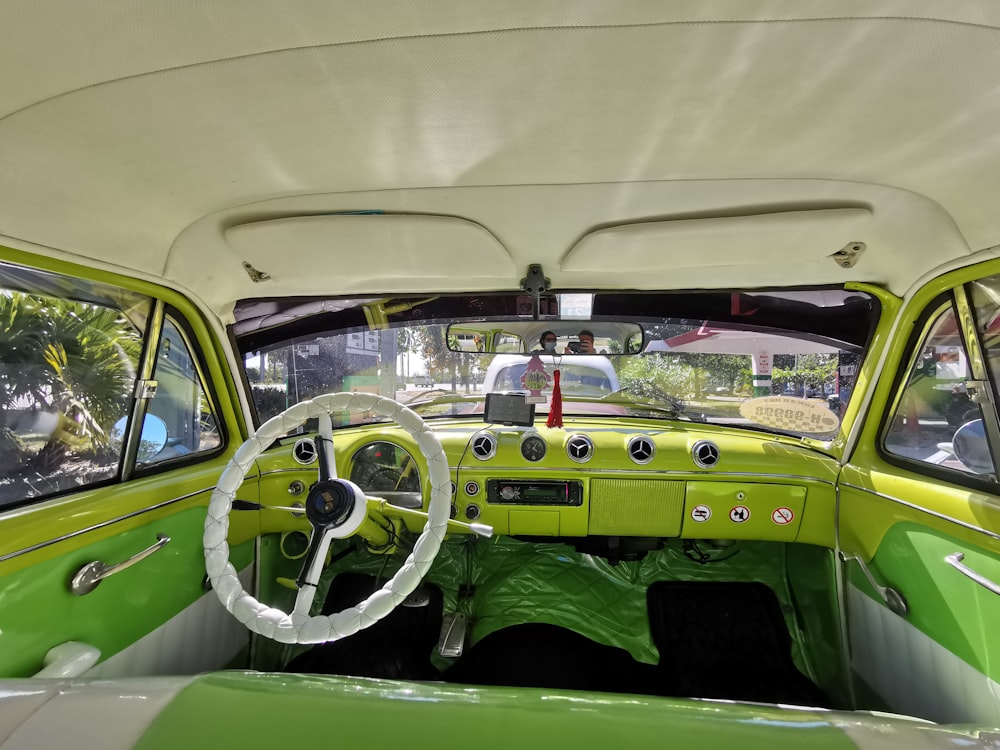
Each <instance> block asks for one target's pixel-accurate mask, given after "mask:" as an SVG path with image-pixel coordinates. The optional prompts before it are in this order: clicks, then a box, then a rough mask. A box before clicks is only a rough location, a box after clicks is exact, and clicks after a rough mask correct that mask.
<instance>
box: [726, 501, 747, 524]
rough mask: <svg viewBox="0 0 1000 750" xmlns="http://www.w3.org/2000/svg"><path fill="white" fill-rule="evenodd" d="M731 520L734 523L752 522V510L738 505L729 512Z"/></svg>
mask: <svg viewBox="0 0 1000 750" xmlns="http://www.w3.org/2000/svg"><path fill="white" fill-rule="evenodd" d="M729 520H730V521H732V522H733V523H745V522H746V521H749V520H750V509H749V508H748V507H747V506H745V505H736V506H734V507H733V509H732V510H730V511H729Z"/></svg>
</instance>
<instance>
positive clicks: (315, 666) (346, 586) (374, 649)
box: [285, 573, 442, 680]
mask: <svg viewBox="0 0 1000 750" xmlns="http://www.w3.org/2000/svg"><path fill="white" fill-rule="evenodd" d="M380 585H381V584H380V583H378V582H376V579H375V577H374V576H370V575H363V574H360V573H340V574H339V575H338V576H337V577H336V578H334V579H333V582H332V583H331V584H330V590H329V592H328V593H327V596H326V601H325V602H324V604H323V614H325V615H329V614H333V613H334V612H339V611H340V610H342V609H346V608H347V607H351V606H354V605H356V604H358V603H359V602H362V601H364V600H365V599H366V598H367V597H368V596H370V595H371V594H372V592H373V591H375V589H376V587H380ZM418 592H420V593H422V594H424V595H425V596H426V599H427V601H426V603H425V604H424V606H421V607H407V606H399V607H396V608H395V609H394V610H393V611H392V612H390V613H389V614H388V615H387V616H386V617H385V618H384V619H382V620H380V621H379V622H377V623H375V624H374V625H372V626H371V627H369V628H365V629H364V630H361V631H359V632H357V633H355V634H354V635H352V636H351V637H350V638H345V639H344V640H341V641H335V642H333V643H324V644H322V645H320V646H315V647H314V648H312V649H310V650H309V651H306V652H305V653H303V654H300V655H299V656H297V657H296V658H294V659H293V660H292V661H291V662H289V664H288V666H286V667H285V671H287V672H300V673H306V674H339V675H352V676H354V677H381V678H384V679H392V680H437V679H440V675H439V673H438V671H437V669H435V667H434V666H433V665H432V664H431V660H430V654H431V652H432V651H433V650H434V646H435V645H436V644H437V639H438V635H439V633H440V631H441V606H442V596H441V590H440V589H439V588H437V586H432V585H430V584H426V583H425V584H423V585H422V586H421V588H420V589H418ZM415 593H417V592H415Z"/></svg>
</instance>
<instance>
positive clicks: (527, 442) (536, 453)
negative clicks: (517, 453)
mask: <svg viewBox="0 0 1000 750" xmlns="http://www.w3.org/2000/svg"><path fill="white" fill-rule="evenodd" d="M521 455H522V456H524V457H525V458H526V459H527V460H528V461H541V460H542V459H543V458H545V440H544V438H542V436H541V435H528V437H526V438H525V439H524V440H523V441H522V442H521Z"/></svg>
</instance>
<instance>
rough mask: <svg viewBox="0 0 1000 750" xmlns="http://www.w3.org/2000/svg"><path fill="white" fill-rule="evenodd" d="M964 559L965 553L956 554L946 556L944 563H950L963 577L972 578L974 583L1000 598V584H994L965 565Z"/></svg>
mask: <svg viewBox="0 0 1000 750" xmlns="http://www.w3.org/2000/svg"><path fill="white" fill-rule="evenodd" d="M964 559H965V553H964V552H955V553H953V554H950V555H946V556H945V558H944V561H945V562H946V563H948V564H949V565H950V566H951V567H953V568H954V569H955V570H957V571H958V572H959V573H961V574H962V575H964V576H966V577H967V578H971V579H972V580H973V581H975V582H976V583H978V584H979V585H980V586H982V587H983V588H984V589H986V590H987V591H990V592H992V593H994V594H996V595H997V596H1000V584H997V583H994V582H993V581H991V580H990V579H989V578H987V577H986V576H984V575H982V574H981V573H977V572H976V571H974V570H973V569H972V568H970V567H969V566H968V565H963V564H962V561H963V560H964Z"/></svg>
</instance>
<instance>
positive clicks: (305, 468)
mask: <svg viewBox="0 0 1000 750" xmlns="http://www.w3.org/2000/svg"><path fill="white" fill-rule="evenodd" d="M303 472H307V473H311V474H315V473H316V467H315V466H300V467H299V468H297V469H271V470H270V471H262V472H261V473H260V476H261V477H267V476H270V475H271V474H293V473H294V474H302V473H303Z"/></svg>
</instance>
